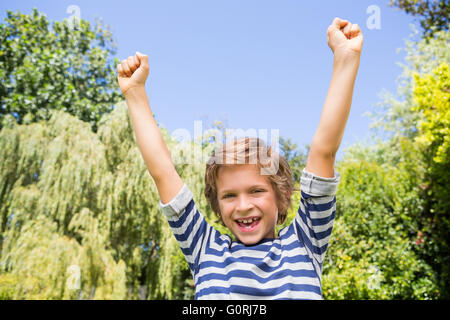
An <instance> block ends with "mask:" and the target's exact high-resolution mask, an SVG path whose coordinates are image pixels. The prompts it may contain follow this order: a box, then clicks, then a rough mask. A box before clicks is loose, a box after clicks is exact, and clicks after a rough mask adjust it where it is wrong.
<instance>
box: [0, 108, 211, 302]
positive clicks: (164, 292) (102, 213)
mask: <svg viewBox="0 0 450 320" xmlns="http://www.w3.org/2000/svg"><path fill="white" fill-rule="evenodd" d="M9 117H11V116H9ZM7 119H8V118H7ZM5 123H6V124H8V123H9V125H7V126H5V127H4V128H3V129H2V130H1V132H0V169H1V170H0V191H1V193H0V204H1V205H0V218H1V220H0V221H1V229H0V234H1V238H0V239H1V242H0V250H1V262H0V266H1V270H2V276H3V279H4V283H11V281H13V282H14V281H17V283H16V285H14V286H12V287H14V288H15V289H14V290H13V291H14V292H13V293H12V294H13V297H14V298H35V297H38V298H82V299H84V298H114V297H115V298H175V297H179V296H182V295H183V292H184V287H185V286H188V287H189V285H190V284H189V283H185V281H184V280H185V279H187V278H188V276H190V275H189V274H188V271H187V266H185V262H184V260H183V259H180V258H179V257H177V255H179V256H181V251H180V250H179V249H178V246H177V245H176V243H175V242H174V241H173V239H172V237H173V236H172V234H171V231H170V229H169V227H168V224H167V221H166V220H165V218H164V217H163V215H162V212H161V211H160V208H159V204H158V203H159V202H158V201H159V197H158V193H157V190H156V187H155V185H154V183H153V181H152V180H151V177H150V175H149V174H148V171H147V169H146V167H145V164H144V163H143V160H142V158H141V155H140V153H139V150H138V148H137V144H136V142H135V140H134V134H133V131H132V127H131V124H130V120H129V116H128V110H127V108H126V105H125V104H123V103H122V104H119V105H117V106H116V108H115V110H114V111H113V112H112V113H111V114H108V115H106V116H105V117H104V118H103V119H102V122H101V125H100V126H99V130H98V133H97V134H96V133H93V132H92V130H91V128H90V126H89V124H88V123H85V122H83V121H80V120H79V119H77V118H75V117H73V116H72V115H70V114H68V113H66V112H63V111H58V110H53V111H52V116H51V118H50V119H49V121H40V122H38V123H31V124H27V125H17V124H16V122H15V121H13V120H12V121H5ZM163 132H164V136H165V138H166V139H167V143H168V144H169V146H173V144H174V143H175V142H174V141H172V139H171V137H170V136H169V135H168V134H167V132H166V131H164V130H163ZM201 166H202V164H201V163H198V164H192V165H189V168H187V166H185V165H183V164H179V165H177V170H178V171H179V172H180V174H181V175H182V176H183V178H184V179H185V181H186V182H187V183H188V184H189V186H190V187H191V188H192V189H193V191H194V194H195V195H201V194H202V190H201V183H200V181H201V179H202V175H201V174H200V171H201V169H202V167H201ZM198 203H199V204H200V205H201V206H204V205H205V201H202V200H201V199H199V201H198ZM205 212H207V211H206V210H205ZM174 257H175V258H174ZM73 266H75V267H73ZM77 268H79V273H80V277H79V278H80V279H79V280H80V281H79V284H80V289H69V288H68V286H67V285H65V283H66V282H67V281H68V280H70V281H72V280H74V279H73V277H74V275H73V273H74V272H75V273H76V271H77V270H78V269H77ZM74 270H75V271H74ZM75 276H76V274H75ZM69 278H70V279H69ZM5 279H8V281H6V280H5ZM11 279H12V280H11ZM75 280H76V279H75ZM1 283H2V282H1V281H0V288H1ZM5 286H6V285H5ZM72 287H73V286H72ZM8 288H9V289H8V290H10V289H11V285H9V286H8ZM42 288H45V290H41V289H42ZM4 289H5V288H4ZM1 290H2V289H0V291H1ZM5 290H6V289H5ZM71 290H72V291H71ZM8 292H10V291H8Z"/></svg>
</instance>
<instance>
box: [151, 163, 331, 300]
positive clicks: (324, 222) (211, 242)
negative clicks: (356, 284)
mask: <svg viewBox="0 0 450 320" xmlns="http://www.w3.org/2000/svg"><path fill="white" fill-rule="evenodd" d="M339 181H340V174H339V173H338V172H336V171H334V177H333V178H322V177H319V176H317V175H315V174H313V173H310V172H307V171H306V170H305V169H303V172H302V177H301V180H300V185H301V188H300V189H301V200H300V205H299V209H298V211H297V214H296V216H295V218H294V219H293V221H292V223H291V224H290V225H289V226H288V227H285V228H283V229H281V230H280V231H279V233H278V237H277V238H275V239H263V240H261V241H260V242H259V243H257V244H255V245H250V246H246V245H244V244H243V243H242V242H240V241H232V239H231V238H230V237H229V236H228V235H223V234H220V233H219V232H218V231H217V230H216V229H214V228H213V227H212V226H211V225H209V224H208V223H207V222H206V220H205V218H204V216H203V215H202V214H201V213H200V212H199V211H198V210H197V207H196V205H195V203H194V200H193V195H192V192H191V191H190V190H189V188H188V187H187V186H186V184H184V186H183V188H182V189H181V190H180V192H179V193H178V194H177V195H176V196H175V198H174V199H172V201H170V202H169V203H167V204H163V203H162V202H161V201H159V204H160V206H161V208H162V211H163V213H164V214H165V216H166V217H167V219H168V221H169V225H170V227H171V229H172V231H173V233H174V235H175V238H176V239H177V241H178V244H179V245H180V247H181V250H182V251H183V254H184V256H185V258H186V260H187V262H188V264H189V268H190V270H191V272H192V275H193V277H194V284H195V299H322V290H321V276H322V263H323V261H324V257H325V251H326V249H327V246H328V242H329V239H330V235H331V231H332V228H333V222H334V217H335V212H336V191H337V187H338V184H339Z"/></svg>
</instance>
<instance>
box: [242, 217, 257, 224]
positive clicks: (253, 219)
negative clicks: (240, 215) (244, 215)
mask: <svg viewBox="0 0 450 320" xmlns="http://www.w3.org/2000/svg"><path fill="white" fill-rule="evenodd" d="M256 220H258V218H252V219H247V220H246V219H239V220H238V222H240V223H251V222H252V221H256Z"/></svg>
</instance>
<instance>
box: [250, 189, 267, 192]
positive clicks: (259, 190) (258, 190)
mask: <svg viewBox="0 0 450 320" xmlns="http://www.w3.org/2000/svg"><path fill="white" fill-rule="evenodd" d="M253 192H264V190H262V189H256V190H254V191H253Z"/></svg>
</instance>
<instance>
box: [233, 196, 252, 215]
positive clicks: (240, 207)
mask: <svg viewBox="0 0 450 320" xmlns="http://www.w3.org/2000/svg"><path fill="white" fill-rule="evenodd" d="M252 208H253V203H252V202H251V200H250V199H249V198H248V197H247V196H246V195H240V196H239V197H238V201H237V205H236V211H242V212H245V211H249V210H250V209H252Z"/></svg>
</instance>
